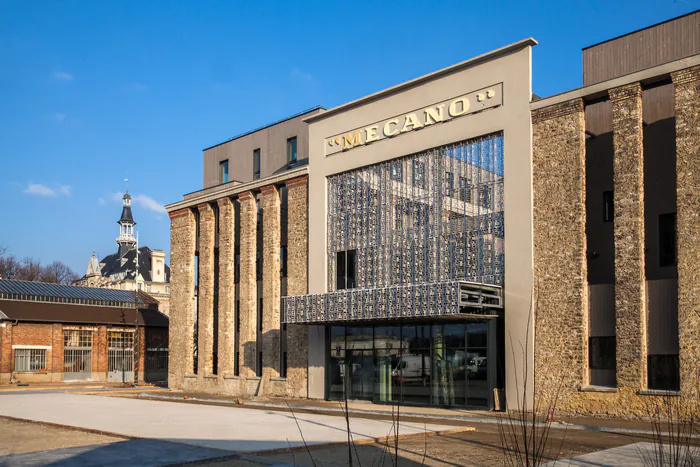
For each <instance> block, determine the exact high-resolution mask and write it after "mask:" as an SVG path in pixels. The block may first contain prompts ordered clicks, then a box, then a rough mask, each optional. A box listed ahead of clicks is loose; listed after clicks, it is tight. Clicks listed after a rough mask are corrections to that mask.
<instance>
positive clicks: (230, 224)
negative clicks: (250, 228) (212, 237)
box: [217, 198, 236, 376]
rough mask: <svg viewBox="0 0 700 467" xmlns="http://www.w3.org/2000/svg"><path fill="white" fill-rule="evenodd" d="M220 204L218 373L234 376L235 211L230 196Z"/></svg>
mask: <svg viewBox="0 0 700 467" xmlns="http://www.w3.org/2000/svg"><path fill="white" fill-rule="evenodd" d="M217 202H218V204H219V349H218V352H219V374H220V375H225V376H230V375H233V359H234V358H235V349H234V348H233V346H234V341H235V334H236V323H235V320H234V307H235V290H236V288H235V286H234V283H233V280H234V279H233V274H234V266H235V251H234V242H235V236H236V232H235V223H236V218H235V212H234V209H233V202H232V201H231V199H230V198H221V199H219V200H217Z"/></svg>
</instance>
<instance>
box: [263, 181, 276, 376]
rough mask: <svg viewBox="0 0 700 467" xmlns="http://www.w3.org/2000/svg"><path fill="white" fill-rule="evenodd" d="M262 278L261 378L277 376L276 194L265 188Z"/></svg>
mask: <svg viewBox="0 0 700 467" xmlns="http://www.w3.org/2000/svg"><path fill="white" fill-rule="evenodd" d="M262 206H263V246H262V255H263V276H262V294H263V310H262V317H263V322H262V344H263V378H278V377H279V376H280V307H281V297H280V295H281V290H280V245H281V243H280V242H281V231H280V223H281V218H280V215H281V213H280V208H281V201H280V193H279V190H278V189H277V187H275V186H273V185H268V186H266V187H263V189H262Z"/></svg>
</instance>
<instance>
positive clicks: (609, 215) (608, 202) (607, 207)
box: [603, 191, 615, 222]
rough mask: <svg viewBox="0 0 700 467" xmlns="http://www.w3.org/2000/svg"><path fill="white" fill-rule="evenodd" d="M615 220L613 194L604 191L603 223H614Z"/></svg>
mask: <svg viewBox="0 0 700 467" xmlns="http://www.w3.org/2000/svg"><path fill="white" fill-rule="evenodd" d="M614 218H615V211H614V205H613V192H612V191H604V192H603V222H612V221H613V219H614Z"/></svg>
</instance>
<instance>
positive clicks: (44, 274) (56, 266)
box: [39, 261, 80, 284]
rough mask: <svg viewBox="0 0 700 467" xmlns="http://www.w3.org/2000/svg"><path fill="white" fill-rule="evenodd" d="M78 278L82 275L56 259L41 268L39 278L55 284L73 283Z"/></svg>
mask: <svg viewBox="0 0 700 467" xmlns="http://www.w3.org/2000/svg"><path fill="white" fill-rule="evenodd" d="M78 279H80V276H78V274H76V273H75V271H73V270H72V269H71V268H69V267H68V266H66V265H65V264H63V263H62V262H60V261H54V262H53V263H51V264H49V265H47V266H44V267H43V268H42V269H41V275H40V278H39V280H40V281H41V282H50V283H53V284H72V283H73V282H75V281H77V280H78Z"/></svg>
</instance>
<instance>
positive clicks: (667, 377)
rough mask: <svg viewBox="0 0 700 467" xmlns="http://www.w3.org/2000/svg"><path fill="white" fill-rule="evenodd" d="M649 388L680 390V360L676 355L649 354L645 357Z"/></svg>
mask: <svg viewBox="0 0 700 467" xmlns="http://www.w3.org/2000/svg"><path fill="white" fill-rule="evenodd" d="M647 365H648V369H647V372H648V378H649V382H648V385H649V389H658V390H662V391H680V389H681V381H680V380H681V378H680V362H679V360H678V355H649V356H648V357H647Z"/></svg>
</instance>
